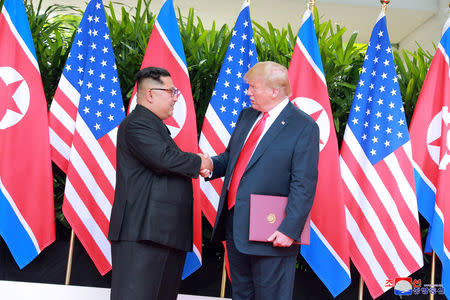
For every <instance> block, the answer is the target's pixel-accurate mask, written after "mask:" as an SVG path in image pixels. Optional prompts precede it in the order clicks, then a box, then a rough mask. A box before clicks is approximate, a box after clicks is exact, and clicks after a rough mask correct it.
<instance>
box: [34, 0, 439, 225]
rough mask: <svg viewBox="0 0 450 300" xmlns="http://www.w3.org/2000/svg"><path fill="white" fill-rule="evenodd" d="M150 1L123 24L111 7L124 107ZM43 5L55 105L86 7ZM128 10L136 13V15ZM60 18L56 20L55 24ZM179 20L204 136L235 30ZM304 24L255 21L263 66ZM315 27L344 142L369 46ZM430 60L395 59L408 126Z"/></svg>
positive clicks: (59, 177)
mask: <svg viewBox="0 0 450 300" xmlns="http://www.w3.org/2000/svg"><path fill="white" fill-rule="evenodd" d="M150 1H151V0H138V1H137V6H136V9H135V10H132V9H131V8H128V10H127V8H125V7H121V8H120V13H121V18H120V19H118V18H117V12H116V11H115V10H114V9H113V6H112V5H108V6H106V7H105V9H106V13H107V20H108V26H109V30H110V36H111V41H112V44H113V48H114V54H115V57H116V63H117V66H118V73H119V80H120V85H121V90H122V97H123V101H124V105H125V106H126V107H127V106H128V102H129V99H130V96H131V93H132V89H133V86H134V80H135V74H136V72H137V71H138V70H139V68H140V65H141V62H142V59H143V56H144V53H145V50H146V47H147V42H148V39H149V37H150V33H151V30H152V27H153V24H154V21H155V17H156V15H157V12H155V13H153V12H150V10H149V4H150ZM41 2H42V0H40V1H39V3H38V5H37V7H34V6H33V4H32V2H31V0H26V9H27V14H28V18H29V22H30V27H31V31H32V35H33V40H34V44H35V48H36V54H37V58H38V62H39V67H40V70H41V74H42V79H43V83H44V90H45V94H46V97H47V103H48V105H49V106H50V103H51V100H52V97H53V95H54V92H55V90H56V87H57V85H58V82H59V77H60V76H61V74H62V69H63V67H64V64H65V61H66V58H67V55H68V52H69V50H70V45H71V43H72V40H73V38H74V35H75V32H76V29H77V27H78V24H79V22H80V20H81V17H82V14H83V10H84V7H83V10H80V9H76V8H74V7H70V6H62V5H52V6H50V7H48V8H47V9H45V10H43V9H42V7H41ZM129 11H133V14H130V12H129ZM55 15H56V17H52V16H55ZM177 15H178V23H179V27H180V33H181V38H182V41H183V45H184V49H185V54H186V60H187V65H188V69H189V76H190V79H191V86H192V94H193V98H194V102H195V103H194V105H195V109H196V114H197V128H198V130H199V131H200V129H201V126H202V122H203V117H204V114H205V111H206V108H207V106H208V103H209V100H210V97H211V94H212V90H213V88H214V84H215V82H216V79H217V77H218V74H219V71H220V67H221V64H222V61H223V59H224V56H225V52H226V49H227V46H228V43H229V40H230V37H231V30H232V28H230V27H228V26H227V25H226V24H225V25H221V27H220V28H219V26H218V25H217V24H216V23H215V22H214V23H213V24H212V27H211V29H205V27H204V25H203V23H202V21H201V19H200V18H199V17H196V16H195V15H194V9H191V10H190V11H189V13H188V15H187V16H183V15H182V14H181V12H180V10H178V14H177ZM236 18H237V16H236ZM300 21H301V20H300V19H299V20H298V24H295V25H294V27H292V26H291V25H288V27H287V28H282V29H276V28H274V27H273V26H272V24H271V23H269V22H268V23H267V24H265V25H261V24H258V23H256V22H253V28H254V36H255V44H256V49H257V52H258V58H259V60H260V61H264V60H273V61H276V62H279V63H281V64H283V65H285V66H289V62H290V58H291V55H292V51H293V48H294V45H295V40H296V36H297V30H298V28H299V26H300ZM314 22H315V27H316V34H317V39H318V43H319V48H320V53H321V56H322V62H323V67H324V71H325V77H326V80H327V85H328V91H329V95H330V101H331V107H332V110H333V118H334V122H335V125H336V131H337V134H338V140H339V142H341V141H342V137H343V133H344V128H345V124H346V122H347V117H348V113H349V110H350V107H351V103H352V100H353V94H354V91H355V88H356V84H357V82H358V77H359V72H360V69H361V67H362V64H363V59H364V53H365V50H366V48H367V45H365V44H357V43H356V42H355V41H356V38H357V33H353V34H352V35H351V36H350V37H349V38H348V39H347V40H344V38H343V35H344V33H345V32H346V28H345V27H342V26H339V25H335V26H333V25H332V22H331V20H328V21H323V20H321V18H320V17H319V13H318V11H317V9H315V10H314ZM293 28H294V29H293ZM431 59H432V55H431V54H430V53H428V52H425V51H424V50H422V48H420V47H419V50H418V51H415V52H410V51H405V50H403V51H402V52H398V51H395V52H394V60H395V63H396V66H397V71H398V74H399V76H398V77H399V84H400V90H401V93H402V96H403V101H404V105H405V113H406V117H407V120H408V122H409V120H410V119H411V116H412V113H413V110H414V106H415V103H416V101H417V97H418V95H419V92H420V89H421V86H422V84H423V81H424V79H425V75H426V72H427V69H428V66H429V64H430V62H431ZM54 177H55V179H54V184H55V198H56V206H57V208H56V209H57V218H58V219H59V220H60V221H62V222H63V223H65V220H64V217H63V216H62V214H61V212H60V206H61V203H62V197H63V193H64V177H65V176H64V174H62V173H61V171H59V170H58V169H57V168H54Z"/></svg>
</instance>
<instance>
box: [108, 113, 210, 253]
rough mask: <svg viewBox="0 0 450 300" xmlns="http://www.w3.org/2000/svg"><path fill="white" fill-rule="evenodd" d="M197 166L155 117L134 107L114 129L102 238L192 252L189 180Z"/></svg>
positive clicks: (195, 157)
mask: <svg viewBox="0 0 450 300" xmlns="http://www.w3.org/2000/svg"><path fill="white" fill-rule="evenodd" d="M200 165H201V159H200V157H199V156H198V155H196V154H193V153H186V152H182V151H181V150H180V149H179V148H178V146H177V145H176V144H175V142H174V141H173V139H172V138H171V137H170V133H169V130H168V129H167V127H166V126H165V125H164V123H163V122H162V121H161V120H160V119H159V118H158V117H157V116H156V115H155V114H153V113H152V112H151V111H150V110H148V109H147V108H145V107H144V106H141V105H137V106H136V109H135V110H134V111H133V112H131V113H130V115H128V116H127V117H126V118H125V119H124V120H123V121H122V123H121V124H120V126H119V131H118V136H117V175H116V192H115V197H114V204H113V208H112V212H111V221H110V227H109V235H108V238H109V239H110V240H111V241H120V240H126V241H139V240H149V241H153V242H156V243H159V244H162V245H166V246H169V247H172V248H175V249H180V250H184V251H192V239H193V229H192V228H193V224H192V223H193V219H192V207H193V192H192V179H191V178H193V177H194V178H195V177H197V176H198V174H199V171H200Z"/></svg>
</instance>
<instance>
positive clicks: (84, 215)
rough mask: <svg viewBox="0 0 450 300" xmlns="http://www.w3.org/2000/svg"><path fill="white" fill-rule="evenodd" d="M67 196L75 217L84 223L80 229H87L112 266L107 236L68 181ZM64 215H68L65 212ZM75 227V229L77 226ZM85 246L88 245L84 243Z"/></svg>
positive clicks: (66, 198)
mask: <svg viewBox="0 0 450 300" xmlns="http://www.w3.org/2000/svg"><path fill="white" fill-rule="evenodd" d="M65 196H66V197H65V200H67V202H68V203H70V206H71V208H72V210H73V211H74V212H75V215H76V216H78V218H79V219H80V221H82V225H80V227H81V228H85V229H86V230H87V231H89V235H88V236H89V237H92V238H93V239H94V241H95V243H94V244H95V245H97V246H98V247H99V250H100V252H101V253H102V255H103V256H104V257H105V258H106V259H107V261H108V262H109V263H110V264H111V249H110V244H109V241H108V239H107V237H106V236H105V234H104V233H103V231H102V229H101V228H100V227H99V225H98V223H97V222H96V221H95V219H96V218H94V217H93V216H92V215H91V214H90V213H89V210H88V209H87V207H86V205H85V203H84V201H83V200H82V199H81V198H80V196H79V194H78V192H77V190H76V189H75V187H74V186H73V185H72V182H71V181H70V180H66V190H65ZM64 215H66V212H65V211H64ZM74 225H75V224H74ZM73 227H74V229H75V227H76V226H73ZM77 236H78V238H80V240H81V237H80V235H78V234H77ZM83 245H86V244H85V243H83ZM89 246H90V245H89ZM87 247H88V246H85V248H87ZM94 262H95V260H94Z"/></svg>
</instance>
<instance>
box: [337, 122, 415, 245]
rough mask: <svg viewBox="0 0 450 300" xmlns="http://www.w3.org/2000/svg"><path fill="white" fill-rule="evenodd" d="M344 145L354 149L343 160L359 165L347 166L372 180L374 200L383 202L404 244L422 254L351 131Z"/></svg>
mask: <svg viewBox="0 0 450 300" xmlns="http://www.w3.org/2000/svg"><path fill="white" fill-rule="evenodd" d="M344 143H345V144H346V145H347V147H349V149H352V155H351V154H350V153H348V155H347V152H344V154H343V159H344V160H345V161H347V160H349V159H356V162H357V164H354V165H352V164H349V163H347V165H349V166H351V167H350V168H351V169H352V168H356V167H357V166H358V168H361V171H360V172H359V173H357V174H364V177H365V178H366V179H367V178H370V180H368V179H367V180H368V181H367V184H368V185H369V182H370V186H371V187H373V188H374V190H375V193H376V195H373V197H374V199H377V201H381V204H382V205H383V207H384V209H385V210H386V211H387V212H388V214H389V217H390V218H391V219H392V221H393V222H394V224H395V228H397V230H398V232H400V233H402V234H401V237H402V240H403V241H404V242H407V245H409V246H411V247H412V248H411V249H410V250H412V251H414V253H416V254H417V253H421V252H422V251H421V249H420V247H419V246H418V245H417V242H416V241H415V240H414V238H413V237H412V235H410V234H407V232H408V231H407V229H406V227H405V224H404V220H403V219H402V218H401V217H400V213H399V210H398V208H397V207H395V206H393V203H394V202H393V201H394V200H393V198H392V196H391V194H390V193H389V191H388V190H387V188H386V186H385V185H384V183H383V180H382V178H381V177H380V174H379V173H378V172H377V170H376V168H375V167H374V166H372V164H371V163H370V162H369V161H368V159H367V157H366V155H365V153H364V151H363V150H362V148H361V146H360V144H359V143H358V142H357V140H356V138H355V136H354V135H353V133H352V131H351V130H350V129H349V130H346V131H345V133H344ZM411 172H412V170H411ZM354 174H356V173H354ZM383 176H384V175H383ZM363 186H364V185H363ZM370 199H372V198H370Z"/></svg>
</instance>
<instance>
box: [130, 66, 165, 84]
mask: <svg viewBox="0 0 450 300" xmlns="http://www.w3.org/2000/svg"><path fill="white" fill-rule="evenodd" d="M161 77H170V73H169V72H168V71H167V70H166V69H163V68H157V67H147V68H144V69H142V70H140V71H139V72H137V74H136V82H137V88H138V89H139V85H140V84H141V82H142V80H144V79H146V78H150V79H152V80H154V81H156V82H159V83H161V84H162V83H163V82H162V80H161Z"/></svg>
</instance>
